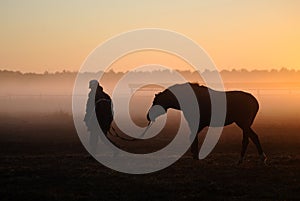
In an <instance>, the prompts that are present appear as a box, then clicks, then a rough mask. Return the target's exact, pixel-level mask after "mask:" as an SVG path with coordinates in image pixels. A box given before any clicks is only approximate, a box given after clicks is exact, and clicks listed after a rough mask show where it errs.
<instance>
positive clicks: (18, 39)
mask: <svg viewBox="0 0 300 201" xmlns="http://www.w3.org/2000/svg"><path fill="white" fill-rule="evenodd" d="M299 10H300V1H296V0H285V1H282V0H265V1H259V0H253V1H247V2H246V1H235V0H212V1H197V0H191V1H179V0H172V1H171V0H165V1H158V0H153V1H141V0H140V1H138V0H128V1H120V0H119V1H116V0H112V1H106V2H104V1H96V0H86V1H83V0H81V1H80V0H76V1H58V0H51V1H50V0H45V1H37V0H28V1H17V0H10V1H1V2H0V24H1V32H0V44H1V45H0V58H1V59H0V69H8V70H21V71H24V72H44V71H46V70H47V71H50V72H53V71H61V70H63V69H66V70H71V71H78V70H79V68H80V66H81V64H82V62H83V61H84V59H85V58H86V57H87V55H88V54H89V53H90V52H91V51H92V50H93V49H94V48H95V47H96V46H98V45H99V44H100V43H101V42H103V41H105V40H107V39H109V38H110V37H112V36H114V35H116V34H119V33H122V32H126V31H129V30H131V29H138V28H149V27H153V28H163V29H170V30H173V31H176V32H179V33H182V34H184V35H186V36H187V37H189V38H191V39H192V40H194V41H196V42H197V43H198V44H199V45H200V46H202V47H203V48H204V49H205V50H206V51H207V52H208V54H209V55H210V56H211V57H212V59H213V60H214V62H215V63H216V65H217V67H218V68H219V69H220V70H222V69H232V68H236V69H239V68H246V69H249V70H251V69H271V68H277V69H279V68H282V67H287V68H294V69H299V70H300V37H299V36H300V26H299V22H300V12H299ZM151 63H156V62H155V61H154V62H151Z"/></svg>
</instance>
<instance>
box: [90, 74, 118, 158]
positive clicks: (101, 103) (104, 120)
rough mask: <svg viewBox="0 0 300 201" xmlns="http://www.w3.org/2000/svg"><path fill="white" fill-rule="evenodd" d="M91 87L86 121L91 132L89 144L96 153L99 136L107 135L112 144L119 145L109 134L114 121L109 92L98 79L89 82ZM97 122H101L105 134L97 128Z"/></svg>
mask: <svg viewBox="0 0 300 201" xmlns="http://www.w3.org/2000/svg"><path fill="white" fill-rule="evenodd" d="M89 88H90V89H91V91H90V93H89V97H88V100H87V104H86V114H85V118H84V121H85V123H86V126H87V127H88V131H89V132H90V137H89V144H90V151H91V152H92V153H96V149H97V143H98V138H99V137H100V138H102V137H106V139H108V140H109V141H110V142H111V143H112V144H114V145H115V146H116V147H118V146H117V145H116V144H115V143H114V142H113V141H112V140H110V139H109V138H108V137H107V135H108V133H109V130H110V126H111V123H112V121H113V108H112V101H111V98H110V96H109V95H108V94H106V93H105V92H104V91H103V88H102V87H101V86H100V85H99V83H98V81H97V80H91V81H90V82H89ZM97 123H98V124H99V126H100V128H101V130H102V132H103V134H104V135H102V134H101V133H99V132H98V131H99V130H97Z"/></svg>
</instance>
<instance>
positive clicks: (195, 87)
mask: <svg viewBox="0 0 300 201" xmlns="http://www.w3.org/2000/svg"><path fill="white" fill-rule="evenodd" d="M186 85H190V86H191V87H192V89H193V90H194V91H199V90H206V91H207V90H208V89H209V88H208V87H206V86H203V85H199V83H196V82H186V83H182V84H174V85H172V86H170V87H168V88H166V89H165V90H163V91H161V92H159V93H157V94H155V96H156V97H157V96H161V95H167V94H168V93H172V92H171V91H172V89H173V88H180V87H182V88H183V87H186Z"/></svg>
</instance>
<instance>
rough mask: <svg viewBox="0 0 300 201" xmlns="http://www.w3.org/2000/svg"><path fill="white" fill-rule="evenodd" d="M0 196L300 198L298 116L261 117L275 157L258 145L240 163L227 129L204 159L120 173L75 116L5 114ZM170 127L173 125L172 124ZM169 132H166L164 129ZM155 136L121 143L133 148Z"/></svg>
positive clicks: (233, 130)
mask: <svg viewBox="0 0 300 201" xmlns="http://www.w3.org/2000/svg"><path fill="white" fill-rule="evenodd" d="M0 122H1V124H0V129H1V136H0V150H1V152H0V161H1V162H0V177H1V178H0V184H1V188H0V195H1V200H3V201H5V200H22V201H24V200H299V199H300V193H299V192H300V182H299V181H300V171H299V170H300V149H299V147H300V135H299V127H300V125H297V123H296V122H288V121H286V122H280V123H265V122H263V121H260V120H258V121H256V122H255V126H254V129H255V130H256V131H257V133H258V134H259V136H260V138H261V142H262V144H263V147H264V149H265V152H266V154H267V155H268V157H269V161H268V165H267V166H264V165H262V164H261V163H260V162H259V159H258V156H257V152H256V150H255V149H254V146H253V144H250V146H249V148H248V151H247V160H246V161H245V163H244V164H242V165H240V166H237V165H236V162H237V160H238V157H239V151H240V147H241V138H242V135H241V131H240V130H239V129H238V128H237V127H236V126H234V125H232V126H229V127H226V128H225V129H224V131H223V134H222V137H221V139H220V141H219V143H218V144H217V146H216V148H215V149H214V151H213V152H212V153H211V154H210V155H209V156H208V157H207V158H206V159H204V160H199V161H196V160H193V159H192V157H191V154H190V153H189V152H187V153H186V154H185V155H184V156H183V157H182V158H181V159H180V160H178V161H177V162H176V163H174V164H173V165H171V166H170V167H168V168H166V169H164V170H161V171H159V172H155V173H151V174H146V175H129V174H124V173H119V172H116V171H114V170H111V169H108V168H107V167H105V166H103V165H101V164H100V163H98V162H97V161H96V160H95V159H93V158H92V157H91V156H90V155H89V154H88V153H87V152H86V151H85V149H84V148H83V146H82V145H81V142H80V140H79V138H78V136H77V134H76V131H75V128H74V125H73V121H72V117H71V116H70V115H68V114H67V113H64V112H57V113H52V114H47V115H46V114H38V115H33V116H31V117H29V116H25V115H19V116H12V115H7V114H6V115H5V114H3V115H1V117H0ZM169 131H170V130H169ZM166 132H168V130H166ZM167 138H168V135H166V136H165V137H162V138H160V139H157V140H156V141H155V142H152V143H147V144H145V142H134V143H133V142H123V141H120V140H118V139H115V140H116V142H118V143H119V144H121V145H122V147H125V148H126V147H127V148H128V149H130V148H132V147H133V148H134V149H142V148H143V147H151V146H154V147H155V146H157V145H159V144H160V143H164V142H165V141H168V139H167Z"/></svg>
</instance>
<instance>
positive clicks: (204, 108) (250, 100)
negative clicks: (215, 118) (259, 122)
mask: <svg viewBox="0 0 300 201" xmlns="http://www.w3.org/2000/svg"><path fill="white" fill-rule="evenodd" d="M187 85H190V87H192V89H193V91H194V93H195V95H196V97H197V102H198V105H199V114H201V115H200V122H199V126H198V132H197V133H199V132H200V131H201V130H202V129H203V128H205V127H206V126H209V125H210V120H211V100H210V94H212V95H213V97H218V95H219V96H220V95H224V93H225V96H226V100H227V113H226V119H225V123H224V124H222V125H221V123H218V122H215V123H213V125H210V126H212V127H222V126H226V125H229V124H232V123H236V124H237V125H238V126H239V127H240V128H241V129H242V130H243V140H242V151H241V158H240V160H239V163H242V162H243V160H244V157H245V152H246V149H247V146H248V144H249V138H250V139H251V140H252V142H253V143H254V144H255V146H256V148H257V151H258V154H259V155H260V158H261V160H262V161H263V162H266V159H267V157H266V155H265V154H264V152H263V150H262V147H261V144H260V141H259V138H258V136H257V134H256V133H255V132H254V131H253V130H252V128H251V125H252V123H253V121H254V118H255V116H256V114H257V111H258V109H259V105H258V102H257V100H256V99H255V97H254V96H252V95H251V94H249V93H245V92H242V91H227V92H222V91H215V90H212V89H210V88H208V87H205V86H199V85H198V84H192V83H185V84H177V85H173V86H171V87H169V88H168V89H166V90H164V91H163V92H160V93H159V94H156V95H155V98H154V100H153V104H152V107H151V108H150V110H149V112H148V114H147V119H148V120H149V121H154V120H155V119H156V118H157V117H158V116H160V115H162V114H165V113H166V112H167V110H168V109H169V108H173V109H177V110H180V105H179V103H178V101H177V98H176V97H175V95H174V94H173V93H172V92H171V90H172V89H173V90H174V89H177V91H178V90H181V91H184V90H185V89H186V87H187ZM187 98H188V97H187ZM157 105H159V106H161V107H162V109H160V110H159V111H158V110H155V108H156V107H154V106H157ZM153 111H154V112H153ZM183 114H184V116H185V117H186V118H187V117H188V116H189V115H188V114H187V111H183ZM187 122H188V123H189V120H188V118H187ZM191 152H192V154H193V158H195V159H198V152H199V150H198V134H197V135H196V138H195V139H194V141H193V143H192V145H191Z"/></svg>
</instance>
